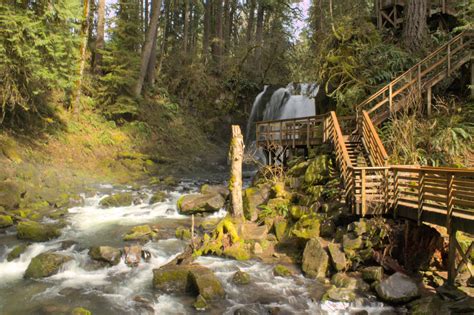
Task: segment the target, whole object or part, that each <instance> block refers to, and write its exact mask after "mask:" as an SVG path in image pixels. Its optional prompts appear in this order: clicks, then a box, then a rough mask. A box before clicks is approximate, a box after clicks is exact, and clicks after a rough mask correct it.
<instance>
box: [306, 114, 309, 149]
mask: <svg viewBox="0 0 474 315" xmlns="http://www.w3.org/2000/svg"><path fill="white" fill-rule="evenodd" d="M309 124H310V121H309V118H308V123H307V124H306V147H307V148H308V150H309V148H310V145H309Z"/></svg>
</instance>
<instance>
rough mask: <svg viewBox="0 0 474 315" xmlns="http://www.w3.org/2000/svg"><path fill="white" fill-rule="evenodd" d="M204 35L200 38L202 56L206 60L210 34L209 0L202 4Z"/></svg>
mask: <svg viewBox="0 0 474 315" xmlns="http://www.w3.org/2000/svg"><path fill="white" fill-rule="evenodd" d="M204 7H205V8H204V35H203V38H202V56H203V58H207V55H208V53H209V37H210V36H209V35H210V32H211V0H205V3H204Z"/></svg>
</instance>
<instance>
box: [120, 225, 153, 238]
mask: <svg viewBox="0 0 474 315" xmlns="http://www.w3.org/2000/svg"><path fill="white" fill-rule="evenodd" d="M156 236H157V233H156V232H155V231H154V230H153V229H152V228H151V227H150V226H149V225H146V224H145V225H140V226H135V227H133V228H132V229H131V230H130V231H129V232H128V233H127V234H125V235H124V236H123V240H124V241H140V242H147V241H150V240H152V239H154V238H155V237H156Z"/></svg>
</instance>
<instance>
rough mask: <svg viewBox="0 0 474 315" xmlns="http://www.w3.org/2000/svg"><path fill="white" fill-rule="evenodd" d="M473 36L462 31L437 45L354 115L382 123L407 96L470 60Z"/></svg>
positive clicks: (428, 86)
mask: <svg viewBox="0 0 474 315" xmlns="http://www.w3.org/2000/svg"><path fill="white" fill-rule="evenodd" d="M472 43H473V33H472V32H471V31H464V32H462V33H461V34H459V35H457V36H456V37H454V38H453V39H452V40H451V41H449V42H448V43H446V44H445V45H443V46H441V47H440V48H438V49H437V50H435V51H434V52H433V53H431V54H430V55H429V56H427V57H426V58H425V59H423V60H422V61H421V62H419V63H418V64H416V65H415V66H413V67H412V68H410V69H409V70H408V71H406V72H405V73H403V74H402V75H400V76H399V77H398V78H396V79H395V80H393V81H391V82H390V83H389V84H387V85H386V86H385V87H383V88H382V89H380V90H379V91H378V92H376V93H375V94H373V95H372V96H371V97H369V98H368V99H367V100H365V101H364V102H362V103H361V104H359V105H358V106H357V107H356V113H357V115H360V114H361V113H362V111H363V110H366V111H367V113H368V114H369V116H370V117H371V119H372V121H373V122H374V124H375V125H378V124H380V123H382V122H383V121H384V120H385V119H387V118H388V117H390V115H391V114H392V113H394V112H397V111H399V110H400V109H402V108H403V107H404V104H403V99H404V98H405V97H406V96H407V95H409V94H410V93H422V92H423V91H424V90H426V89H430V88H431V87H432V86H433V85H435V84H437V83H438V82H439V81H441V80H442V79H444V78H446V77H447V76H450V75H451V73H452V72H453V71H454V70H456V69H458V68H460V67H461V66H462V65H463V64H465V63H466V62H468V61H469V60H470V58H471V45H472Z"/></svg>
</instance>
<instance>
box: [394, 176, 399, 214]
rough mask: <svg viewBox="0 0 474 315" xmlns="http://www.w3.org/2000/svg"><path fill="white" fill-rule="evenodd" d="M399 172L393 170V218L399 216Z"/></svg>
mask: <svg viewBox="0 0 474 315" xmlns="http://www.w3.org/2000/svg"><path fill="white" fill-rule="evenodd" d="M397 210H398V170H397V169H395V170H393V217H394V218H395V219H396V218H397V216H398V211H397Z"/></svg>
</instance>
